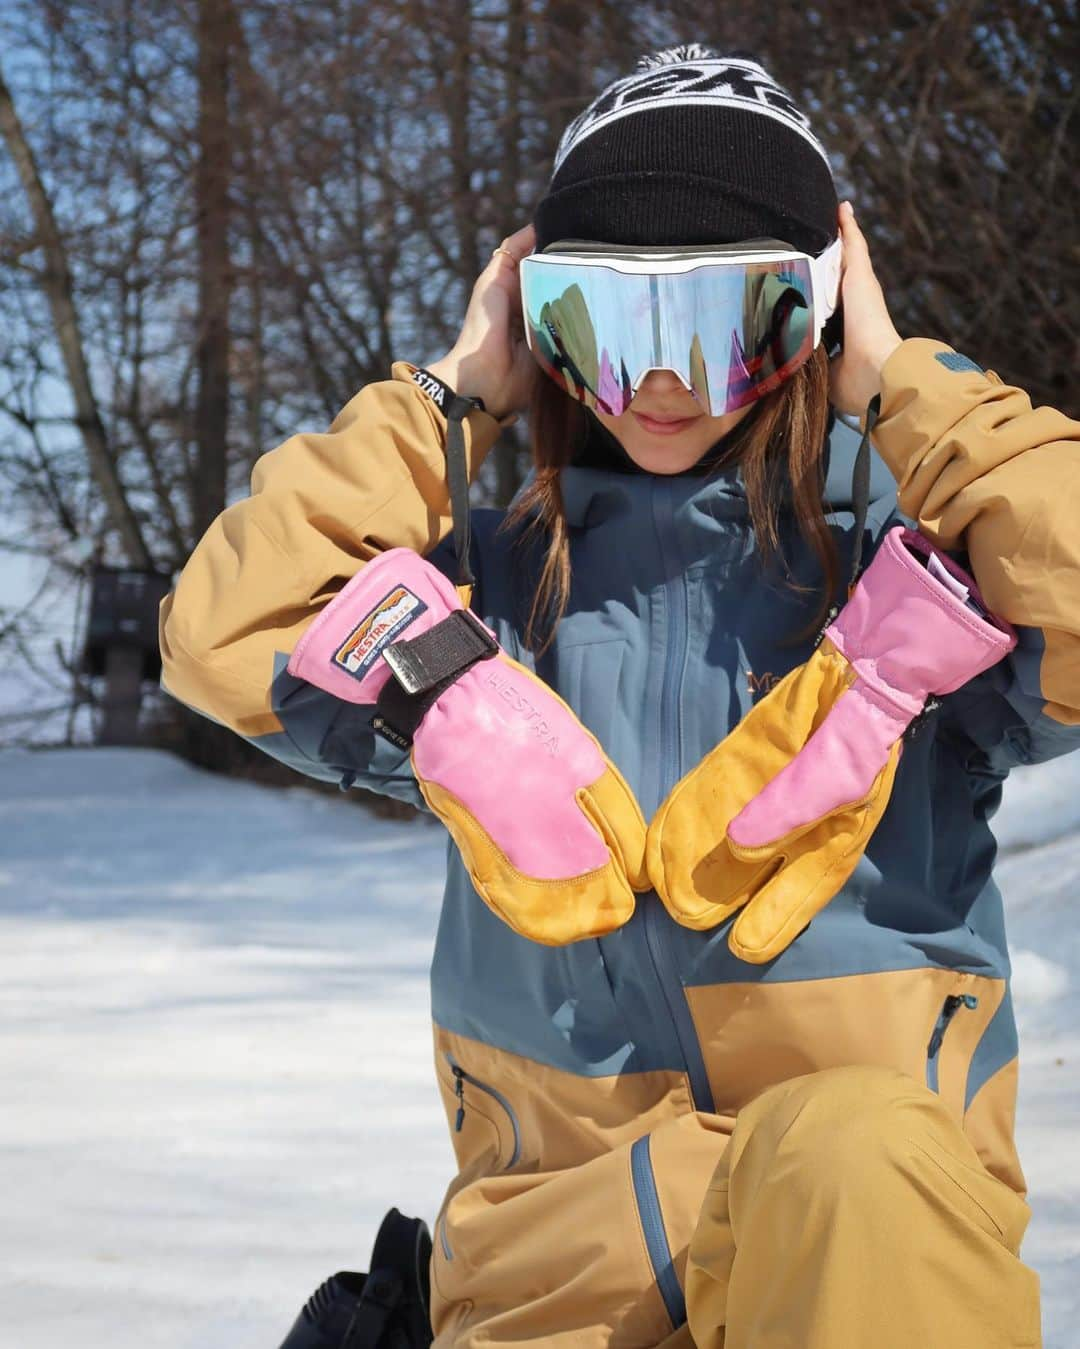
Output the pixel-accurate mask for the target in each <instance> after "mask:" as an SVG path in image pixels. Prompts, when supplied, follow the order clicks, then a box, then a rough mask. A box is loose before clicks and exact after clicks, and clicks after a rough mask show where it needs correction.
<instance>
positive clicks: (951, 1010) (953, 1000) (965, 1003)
mask: <svg viewBox="0 0 1080 1349" xmlns="http://www.w3.org/2000/svg"><path fill="white" fill-rule="evenodd" d="M978 1005H979V999H978V998H977V997H976V996H975V994H974V993H950V994H949V996H948V997H947V998H946V999H945V1005H944V1006H943V1007H942V1009H941V1015H940V1016H939V1017H938V1019H937V1024H936V1025H935V1026H934V1033H933V1035H931V1037H930V1043H929V1044H928V1045H927V1046H926V1052H927V1054H928V1055H929V1056H930V1058H935V1057H936V1056H937V1053H938V1050H939V1049H940V1048H941V1042H942V1041H943V1040H944V1039H945V1032H946V1031H947V1030H948V1029H949V1023H950V1022H951V1021H952V1019H953V1017H954V1016H955V1015H956V1013H957V1012H958V1011H959V1009H960V1008H961V1007H966V1008H967V1009H968V1011H972V1010H974V1008H976V1007H978Z"/></svg>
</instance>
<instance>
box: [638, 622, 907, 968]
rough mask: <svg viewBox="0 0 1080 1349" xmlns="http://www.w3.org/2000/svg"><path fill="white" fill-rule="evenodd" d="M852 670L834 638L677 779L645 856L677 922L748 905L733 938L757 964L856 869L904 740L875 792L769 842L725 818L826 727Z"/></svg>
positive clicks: (706, 921)
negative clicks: (742, 837)
mask: <svg viewBox="0 0 1080 1349" xmlns="http://www.w3.org/2000/svg"><path fill="white" fill-rule="evenodd" d="M854 679H855V671H854V670H853V669H852V667H851V666H850V665H849V664H848V662H847V661H846V660H845V659H844V658H843V656H841V654H840V653H839V652H838V651H837V650H836V648H835V647H834V646H833V644H832V642H831V641H829V639H828V638H825V639H824V640H823V641H822V642H821V644H820V645H819V646H818V648H817V650H816V651H814V653H813V654H812V655H811V656H810V658H809V659H808V660H807V661H806V662H805V663H804V664H803V665H800V666H798V667H796V668H795V669H794V670H792V671H791V672H790V674H788V675H787V676H785V678H784V679H783V680H781V682H780V683H779V684H777V686H776V687H775V688H774V689H772V690H771V691H770V692H769V694H768V695H767V696H766V697H765V698H763V699H762V700H761V701H760V702H759V703H757V704H756V705H755V706H754V707H753V708H751V710H750V711H749V712H748V713H747V715H746V716H745V717H744V718H743V719H742V721H740V722H739V724H738V726H736V727H735V729H734V730H733V731H732V732H731V734H730V735H728V736H727V737H726V738H725V739H724V740H722V741H721V742H720V744H719V745H717V746H716V748H715V749H713V750H712V751H711V752H710V753H709V754H708V755H706V757H705V758H704V759H702V761H701V763H699V764H698V766H697V767H696V768H695V769H694V770H693V771H692V772H690V773H688V774H687V775H686V776H685V777H684V778H682V780H681V781H680V782H678V783H676V785H675V787H674V788H673V789H672V791H671V792H670V794H669V795H668V797H667V799H666V800H665V801H664V802H663V804H662V805H661V807H660V809H659V810H658V811H657V813H656V816H655V817H654V819H653V822H652V824H651V825H650V826H649V834H648V843H647V861H648V867H649V876H650V879H651V880H652V883H653V885H654V886H655V888H656V891H657V893H658V894H659V895H660V898H661V899H662V900H663V902H664V904H665V905H666V906H667V908H668V910H669V912H670V913H671V915H672V917H673V918H675V920H676V921H677V922H679V923H681V924H683V926H685V927H691V928H696V929H699V930H705V929H708V928H712V927H715V926H717V925H718V924H719V923H722V922H724V920H725V919H727V918H730V916H731V915H732V914H733V913H735V912H736V911H737V910H739V909H743V912H742V913H741V914H740V915H739V918H738V919H737V920H736V922H735V924H734V925H733V927H732V930H731V933H730V935H729V938H728V942H729V945H730V947H731V949H732V951H733V952H734V953H735V954H736V955H737V956H739V957H740V958H741V959H743V960H747V961H750V962H752V963H755V964H760V963H763V962H765V961H767V960H771V959H772V958H773V957H774V956H776V955H778V954H779V953H780V951H782V950H783V949H784V948H785V947H786V946H787V945H789V943H790V942H791V941H792V940H793V939H794V938H795V937H796V936H797V935H798V934H799V932H800V931H801V930H802V929H803V928H804V927H805V926H806V924H807V923H808V922H809V921H810V919H811V918H812V917H813V916H814V914H815V913H817V912H818V911H819V910H820V909H822V908H823V907H824V906H825V905H826V904H827V903H828V902H829V900H830V899H831V898H832V897H833V895H835V894H836V892H837V891H838V890H839V889H840V887H841V886H842V885H843V883H844V881H845V880H846V879H847V878H848V876H850V874H851V872H852V871H853V870H854V869H855V866H856V864H857V862H858V859H859V856H860V855H861V853H862V849H863V847H864V846H865V843H866V840H867V838H868V837H869V835H870V834H871V833H872V832H873V829H874V827H875V826H876V824H877V822H878V820H879V819H880V817H881V814H882V813H883V811H884V809H885V806H886V805H887V803H888V800H889V794H890V791H891V789H892V781H893V777H894V775H895V772H896V763H897V760H898V758H899V754H900V747H899V744H897V745H896V746H895V747H894V750H893V752H892V753H891V755H890V758H889V762H888V764H886V766H885V767H884V768H883V769H882V770H881V772H880V773H879V774H878V777H877V778H876V780H875V782H874V785H873V787H872V789H871V791H870V792H869V793H868V795H867V797H866V798H865V799H864V800H862V801H858V802H853V803H851V804H850V805H848V806H846V807H845V808H844V810H842V811H840V812H838V813H835V814H832V815H830V816H828V817H826V818H825V819H823V820H816V821H813V822H811V823H810V824H808V825H806V826H804V827H802V828H801V829H798V830H793V831H792V832H791V834H789V835H787V836H785V837H784V838H782V839H778V840H774V841H772V842H770V843H769V844H768V845H767V846H765V847H761V848H740V847H739V846H738V845H737V844H735V843H734V842H733V841H732V840H730V839H729V838H728V836H727V828H728V825H729V824H730V823H731V821H732V820H733V819H734V818H735V816H736V815H738V813H739V812H740V811H741V810H742V809H743V807H744V806H745V805H746V804H747V803H748V802H749V801H750V800H751V799H752V798H753V797H755V796H756V795H757V794H758V793H759V792H760V791H761V790H762V789H763V788H764V787H765V786H766V785H767V784H768V783H769V782H771V781H772V779H773V778H774V777H776V775H777V774H778V773H779V772H780V771H781V769H783V768H784V767H785V765H787V764H788V763H789V762H790V761H791V760H792V759H793V758H794V757H795V755H796V754H798V752H799V751H800V750H801V749H802V747H803V746H804V745H805V744H806V742H807V740H808V739H809V738H810V736H811V735H813V733H814V732H815V731H816V730H817V728H818V727H819V726H820V725H821V723H822V722H823V721H824V720H825V718H826V717H827V716H828V714H829V712H830V711H831V710H832V708H833V706H834V704H835V703H836V701H837V699H838V698H840V697H841V696H842V694H843V693H844V692H845V690H846V689H847V688H848V687H849V686H850V684H851V683H852V682H853V681H854Z"/></svg>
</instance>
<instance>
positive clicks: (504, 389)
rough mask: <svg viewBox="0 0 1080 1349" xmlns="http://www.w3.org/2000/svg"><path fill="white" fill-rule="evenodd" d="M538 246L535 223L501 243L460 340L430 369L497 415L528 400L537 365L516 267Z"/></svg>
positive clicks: (478, 282)
mask: <svg viewBox="0 0 1080 1349" xmlns="http://www.w3.org/2000/svg"><path fill="white" fill-rule="evenodd" d="M535 243H536V231H535V230H534V229H533V227H532V225H526V226H525V228H524V229H520V230H518V231H517V233H516V234H511V235H510V236H509V238H506V239H504V240H503V241H502V243H501V244H500V245H499V247H498V248H497V249H496V251H495V252H494V253H493V254H492V256H491V260H490V262H489V263H488V265H487V266H486V267H485V268H484V270H483V271H482V272H481V273H480V275H479V276H478V277H477V279H476V284H475V285H474V286H473V290H472V295H471V296H470V298H469V307H468V309H467V310H466V311H465V321H464V323H463V324H462V325H461V332H460V333H458V337H457V341H456V342H455V343H454V345H453V346H452V347H451V348H450V350H449V351H448V352H447V354H446V355H445V356H443V357H441V358H440V359H439V360H437V361H434V362H433V363H432V364H430V365H429V366H428V367H427V368H428V369H429V370H430V371H431V373H432V374H433V375H436V376H438V378H439V379H441V380H443V381H444V382H445V383H446V384H448V385H449V386H450V388H452V389H453V390H454V392H455V393H459V394H465V395H468V396H469V397H471V398H482V399H483V400H484V406H485V408H486V409H487V410H488V412H490V413H491V415H492V416H493V417H498V418H502V417H505V416H507V415H508V414H509V413H511V412H518V411H521V410H522V409H524V408H525V406H526V404H527V403H528V401H529V390H530V389H531V387H532V381H533V375H534V372H535V369H536V366H535V363H534V361H533V359H532V357H531V356H530V354H529V348H528V346H527V345H526V342H525V334H524V329H523V327H522V322H521V291H520V288H519V285H518V263H519V262H520V261H521V259H522V258H523V257H525V256H527V255H528V254H529V253H531V252H532V250H533V247H534V245H535Z"/></svg>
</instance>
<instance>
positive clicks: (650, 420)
mask: <svg viewBox="0 0 1080 1349" xmlns="http://www.w3.org/2000/svg"><path fill="white" fill-rule="evenodd" d="M634 416H635V417H636V418H637V419H638V421H639V422H640V423H641V425H642V426H643V427H644V428H645V430H646V431H652V432H653V433H654V434H655V435H658V436H673V435H676V434H677V433H678V432H679V431H681V430H683V428H684V427H687V426H689V425H690V423H691V422H696V421H697V419H698V417H700V416H701V414H700V413H695V415H694V416H693V417H680V418H679V419H678V420H677V421H660V420H658V419H657V418H656V417H649V416H647V415H646V414H645V413H644V412H635V413H634Z"/></svg>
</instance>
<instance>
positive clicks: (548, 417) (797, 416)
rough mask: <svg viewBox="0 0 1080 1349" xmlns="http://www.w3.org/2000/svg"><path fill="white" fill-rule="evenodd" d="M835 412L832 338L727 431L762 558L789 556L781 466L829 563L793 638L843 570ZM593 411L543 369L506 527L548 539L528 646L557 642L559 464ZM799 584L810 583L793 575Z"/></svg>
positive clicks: (819, 614) (817, 617)
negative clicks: (831, 431) (834, 465)
mask: <svg viewBox="0 0 1080 1349" xmlns="http://www.w3.org/2000/svg"><path fill="white" fill-rule="evenodd" d="M828 413H829V365H828V357H827V356H826V354H825V349H824V346H822V345H820V344H819V345H818V346H817V347H816V348H815V350H814V352H813V354H812V355H811V357H810V359H809V360H808V361H807V362H806V363H805V364H804V365H802V366H800V367H799V369H798V370H797V371H796V372H795V374H794V375H792V377H791V378H790V379H788V380H785V382H784V383H783V384H782V385H781V386H780V387H779V388H778V389H776V390H775V391H774V392H773V393H771V394H767V395H766V396H765V397H764V398H763V399H761V401H760V402H759V403H758V405H757V407H756V408H755V410H754V412H753V413H752V414H751V415H750V416H749V417H745V418H744V419H743V420H742V421H741V422H740V423H739V424H738V425H737V426H736V427H734V428H733V429H732V431H731V432H730V433H729V437H728V439H729V441H730V448H729V449H728V452H727V453H726V454H725V455H724V456H723V459H722V461H721V462H722V464H723V466H725V467H728V466H730V465H731V464H733V463H735V462H738V463H739V464H741V466H742V474H743V482H744V483H745V486H746V499H747V506H748V508H749V511H750V521H751V525H752V527H753V530H754V533H755V535H756V536H757V542H758V548H759V550H760V552H761V555H762V561H763V563H764V564H765V565H768V563H769V562H770V561H772V560H773V559H774V558H777V557H781V558H782V552H781V549H780V538H779V530H778V524H777V522H778V515H779V509H780V498H781V492H782V486H783V481H784V473H783V470H784V469H785V468H786V470H787V476H788V477H789V478H790V481H791V485H792V506H793V508H794V511H795V516H796V521H797V524H798V527H799V532H800V533H801V534H802V536H803V538H804V539H805V540H806V541H807V543H808V544H809V545H810V547H811V549H812V550H813V552H814V554H815V556H816V557H817V559H818V562H819V564H820V566H821V572H822V577H823V580H822V585H821V598H820V602H819V604H818V607H817V610H816V611H815V613H814V615H813V617H812V618H811V619H810V621H809V622H808V623H807V624H806V625H805V627H803V628H801V629H800V630H799V631H798V632H797V633H795V634H793V635H792V636H791V637H790V638H789V639H788V640H789V642H791V643H794V642H798V641H802V640H803V639H805V638H806V637H808V636H809V635H810V634H811V633H813V632H816V631H817V630H818V629H819V628H820V627H821V624H822V622H823V621H824V618H825V615H826V614H827V612H828V609H829V605H830V604H831V602H832V596H833V592H834V591H835V589H836V580H837V576H838V573H839V565H840V563H839V557H838V554H837V550H836V543H835V542H834V540H833V537H832V535H831V533H830V532H829V528H828V525H827V524H826V522H825V510H824V505H823V502H822V479H823V474H822V472H821V457H822V453H823V450H824V446H825V429H826V425H827V422H828ZM589 416H590V413H589V412H587V411H586V409H585V408H584V407H583V406H582V405H581V404H580V403H578V402H577V401H576V400H575V399H573V398H571V397H570V395H569V394H567V393H565V392H563V391H562V390H561V389H560V388H559V387H558V385H557V384H555V382H554V381H553V380H551V379H549V378H548V377H547V376H546V375H543V374H541V372H540V371H539V370H537V371H536V376H535V380H534V383H533V390H532V398H531V402H530V408H529V428H530V439H531V442H532V457H533V463H534V465H535V466H536V477H535V479H534V480H533V482H532V483H530V485H529V486H528V487H527V488H526V489H525V491H524V492H523V493H522V494H521V496H520V497H519V498H518V501H517V502H516V503H515V505H514V507H513V509H512V510H511V512H510V514H509V515H508V517H507V520H506V524H507V526H513V525H516V524H519V523H520V524H525V525H526V530H525V533H526V535H531V536H534V537H535V536H540V537H543V538H545V539H546V547H545V551H544V557H543V564H542V566H541V569H540V577H539V582H538V585H537V588H536V594H535V595H534V597H533V602H532V608H531V611H530V613H529V620H528V624H527V627H526V633H525V641H526V645H527V646H528V647H529V648H530V649H533V648H534V646H535V643H536V641H537V638H538V637H539V636H540V634H541V632H543V634H544V636H543V641H542V643H541V645H540V647H539V651H540V652H543V651H545V650H546V649H547V647H548V646H549V645H550V643H551V640H552V638H553V637H554V634H555V627H556V625H557V623H558V622H559V619H560V618H562V616H563V613H564V612H565V610H566V605H567V601H568V599H569V596H570V536H569V533H568V531H567V525H566V514H565V511H564V508H563V499H562V489H561V486H560V482H559V474H560V471H561V470H562V469H563V468H564V467H566V465H568V464H569V463H570V462H571V461H572V460H573V458H574V456H575V454H576V453H577V452H578V451H579V450H580V448H581V447H582V445H583V444H584V441H585V437H586V435H587V433H588V418H589ZM787 584H788V586H789V587H790V588H791V589H792V590H794V591H796V592H798V593H800V594H806V593H809V590H810V587H808V586H804V585H799V584H798V583H796V582H795V581H793V580H791V579H789V580H788V581H787Z"/></svg>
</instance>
